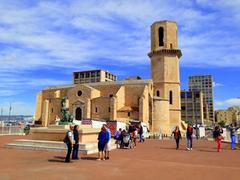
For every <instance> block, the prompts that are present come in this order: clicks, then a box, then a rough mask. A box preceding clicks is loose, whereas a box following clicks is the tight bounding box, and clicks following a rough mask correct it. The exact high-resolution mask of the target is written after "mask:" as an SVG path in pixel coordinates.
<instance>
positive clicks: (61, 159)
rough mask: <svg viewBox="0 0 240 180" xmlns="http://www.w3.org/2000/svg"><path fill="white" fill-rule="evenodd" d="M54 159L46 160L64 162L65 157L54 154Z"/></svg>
mask: <svg viewBox="0 0 240 180" xmlns="http://www.w3.org/2000/svg"><path fill="white" fill-rule="evenodd" d="M53 158H54V159H49V160H48V162H55V163H64V161H65V157H64V156H54V157H53Z"/></svg>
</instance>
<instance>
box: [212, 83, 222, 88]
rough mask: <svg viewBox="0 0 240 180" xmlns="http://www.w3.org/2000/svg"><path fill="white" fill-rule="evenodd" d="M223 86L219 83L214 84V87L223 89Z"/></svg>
mask: <svg viewBox="0 0 240 180" xmlns="http://www.w3.org/2000/svg"><path fill="white" fill-rule="evenodd" d="M222 86H223V84H222V83H217V82H213V87H215V88H216V87H222Z"/></svg>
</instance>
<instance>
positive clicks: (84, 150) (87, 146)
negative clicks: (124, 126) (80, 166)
mask: <svg viewBox="0 0 240 180" xmlns="http://www.w3.org/2000/svg"><path fill="white" fill-rule="evenodd" d="M5 147H6V148H16V149H27V150H36V151H51V152H66V151H67V147H66V144H64V143H63V142H60V141H42V140H28V139H18V140H15V141H14V142H13V143H9V144H7V145H5ZM111 147H112V149H116V144H115V141H113V140H112V141H111ZM97 152H98V146H97V143H96V142H89V143H80V144H79V153H80V154H85V155H88V154H95V153H97Z"/></svg>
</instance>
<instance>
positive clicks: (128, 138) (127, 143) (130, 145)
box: [121, 133, 133, 149]
mask: <svg viewBox="0 0 240 180" xmlns="http://www.w3.org/2000/svg"><path fill="white" fill-rule="evenodd" d="M122 138H123V139H122V143H121V148H125V147H127V148H129V149H131V148H133V141H132V139H131V136H130V134H128V133H126V134H124V135H123V137H122Z"/></svg>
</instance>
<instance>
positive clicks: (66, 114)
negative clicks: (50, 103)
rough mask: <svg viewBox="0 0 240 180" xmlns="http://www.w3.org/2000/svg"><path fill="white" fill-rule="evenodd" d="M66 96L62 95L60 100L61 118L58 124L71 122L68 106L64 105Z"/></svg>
mask: <svg viewBox="0 0 240 180" xmlns="http://www.w3.org/2000/svg"><path fill="white" fill-rule="evenodd" d="M66 99H67V97H63V98H62V100H61V113H62V119H61V120H60V122H59V124H70V123H72V122H73V116H72V115H71V114H70V113H69V108H67V107H66Z"/></svg>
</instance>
